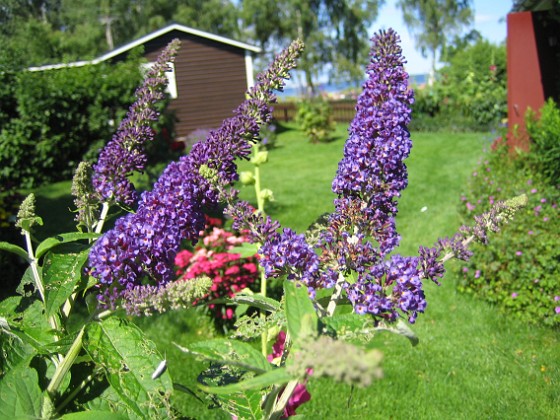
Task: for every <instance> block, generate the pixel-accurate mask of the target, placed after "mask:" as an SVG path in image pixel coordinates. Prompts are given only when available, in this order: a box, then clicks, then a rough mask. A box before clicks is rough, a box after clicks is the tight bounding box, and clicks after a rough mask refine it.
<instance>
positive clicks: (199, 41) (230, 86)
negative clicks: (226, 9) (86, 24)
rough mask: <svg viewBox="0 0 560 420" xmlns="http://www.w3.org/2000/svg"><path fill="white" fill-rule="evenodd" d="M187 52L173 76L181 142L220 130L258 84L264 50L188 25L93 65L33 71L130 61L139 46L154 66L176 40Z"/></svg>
mask: <svg viewBox="0 0 560 420" xmlns="http://www.w3.org/2000/svg"><path fill="white" fill-rule="evenodd" d="M175 38H178V39H179V40H181V48H180V50H179V52H178V54H177V57H176V59H175V63H174V71H173V72H172V73H171V74H170V75H169V79H170V84H169V93H170V95H171V98H172V100H171V103H170V105H169V109H170V110H171V111H173V112H174V114H175V117H176V123H175V132H176V136H177V140H179V141H181V140H184V139H185V138H186V136H187V135H188V134H189V133H191V132H193V131H194V130H196V129H207V128H215V127H218V126H219V125H220V124H221V122H222V121H223V120H224V119H225V118H228V117H230V116H231V115H232V110H233V109H235V108H236V107H237V106H238V105H239V104H240V103H241V102H242V101H243V100H244V99H245V92H246V90H247V88H248V87H250V86H252V85H253V54H255V53H260V52H261V49H260V48H258V47H255V46H252V45H249V44H245V43H242V42H238V41H234V40H232V39H228V38H224V37H222V36H218V35H213V34H210V33H208V32H203V31H199V30H197V29H193V28H190V27H187V26H184V25H179V24H172V25H169V26H166V27H165V28H162V29H160V30H158V31H155V32H152V33H150V34H148V35H146V36H143V37H141V38H139V39H137V40H135V41H133V42H130V43H128V44H126V45H123V46H121V47H119V48H116V49H114V50H112V51H110V52H108V53H106V54H104V55H102V56H100V57H98V58H95V59H93V60H90V61H79V62H74V63H67V64H55V65H49V66H41V67H32V68H30V69H29V70H31V71H42V70H49V69H56V68H61V67H73V66H84V65H88V64H97V63H100V62H103V61H119V60H124V59H125V58H126V56H127V54H128V53H129V52H130V50H132V49H133V48H135V47H138V46H140V45H143V46H144V56H145V57H146V59H147V60H148V61H149V62H154V61H155V60H156V58H157V57H158V55H159V54H160V53H161V51H162V50H163V49H164V48H165V46H166V45H167V44H168V43H169V42H170V41H171V40H173V39H175Z"/></svg>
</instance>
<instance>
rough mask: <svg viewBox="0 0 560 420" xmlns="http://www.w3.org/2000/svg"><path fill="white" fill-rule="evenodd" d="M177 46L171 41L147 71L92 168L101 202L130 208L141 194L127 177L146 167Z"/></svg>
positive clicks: (177, 44)
mask: <svg viewBox="0 0 560 420" xmlns="http://www.w3.org/2000/svg"><path fill="white" fill-rule="evenodd" d="M178 48H179V41H178V40H175V41H172V42H171V43H170V44H169V45H168V47H167V48H166V49H165V50H164V51H163V53H162V54H161V55H160V56H159V58H158V60H157V61H156V63H155V64H154V65H153V66H152V67H151V68H150V70H149V71H148V72H147V74H146V77H145V79H144V83H143V85H142V86H141V87H140V88H139V89H137V91H136V93H135V95H136V98H137V100H136V102H134V104H132V106H131V107H130V108H129V110H128V113H127V115H126V117H125V118H124V119H123V120H122V122H121V124H120V125H119V128H118V130H117V132H116V133H115V135H114V136H113V138H112V139H111V141H110V142H109V143H108V144H107V145H106V146H105V147H104V148H103V149H102V150H101V153H100V155H99V159H98V161H97V163H96V164H95V165H94V167H93V170H94V173H93V179H92V182H93V186H94V188H95V190H96V191H97V194H98V195H99V197H100V199H101V201H104V202H109V203H119V204H125V205H127V206H130V207H132V206H134V205H135V204H136V202H137V201H138V194H137V192H136V190H135V188H134V185H133V184H132V182H131V181H130V180H129V179H128V177H129V176H130V175H131V174H132V173H133V172H134V171H142V170H144V168H145V166H146V161H147V157H146V154H145V153H144V150H143V145H144V143H146V142H147V141H151V140H153V139H154V130H153V128H152V127H151V124H152V123H153V122H154V121H157V119H158V117H159V113H158V112H157V111H156V109H155V104H156V103H157V102H159V101H161V100H162V99H163V98H164V97H165V94H164V89H165V86H167V79H166V77H165V72H166V71H168V70H169V64H168V63H169V62H172V61H173V59H174V56H175V54H176V52H177V49H178Z"/></svg>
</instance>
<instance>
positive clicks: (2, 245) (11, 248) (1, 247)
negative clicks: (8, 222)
mask: <svg viewBox="0 0 560 420" xmlns="http://www.w3.org/2000/svg"><path fill="white" fill-rule="evenodd" d="M0 251H7V252H11V253H13V254H16V255H19V256H20V257H21V258H23V259H25V260H26V261H28V259H29V256H28V255H27V251H26V250H25V249H23V248H22V247H21V246H17V245H14V244H11V243H9V242H5V241H0Z"/></svg>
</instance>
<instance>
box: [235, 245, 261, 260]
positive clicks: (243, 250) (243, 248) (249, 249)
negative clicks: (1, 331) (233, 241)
mask: <svg viewBox="0 0 560 420" xmlns="http://www.w3.org/2000/svg"><path fill="white" fill-rule="evenodd" d="M258 251H259V245H258V244H250V243H248V242H243V243H242V244H241V245H238V246H235V247H233V248H231V249H230V250H228V253H229V254H240V256H241V258H249V257H254V256H255V255H256V254H257V253H258Z"/></svg>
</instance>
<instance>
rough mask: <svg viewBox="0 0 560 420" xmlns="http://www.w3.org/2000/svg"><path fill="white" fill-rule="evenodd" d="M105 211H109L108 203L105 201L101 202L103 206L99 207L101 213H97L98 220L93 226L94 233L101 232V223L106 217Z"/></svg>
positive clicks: (103, 222)
mask: <svg viewBox="0 0 560 420" xmlns="http://www.w3.org/2000/svg"><path fill="white" fill-rule="evenodd" d="M107 213H109V203H108V202H107V201H105V202H103V207H102V208H101V214H100V215H99V220H98V222H97V224H96V226H95V233H101V231H102V230H103V225H104V224H105V220H106V219H107Z"/></svg>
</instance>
